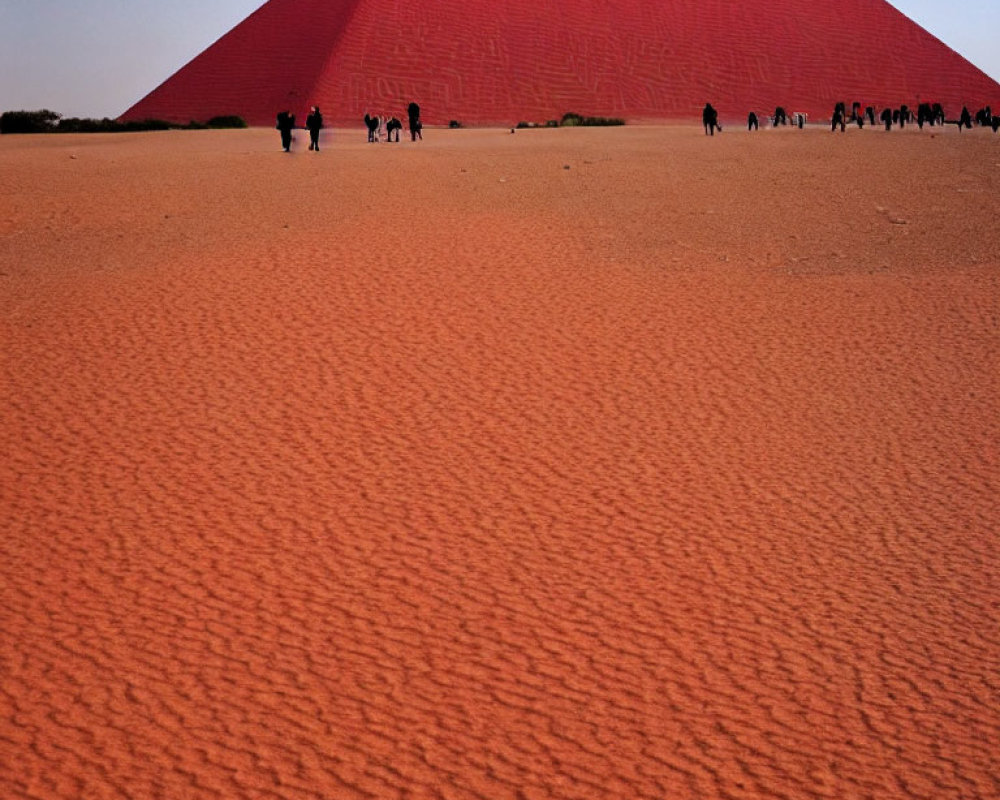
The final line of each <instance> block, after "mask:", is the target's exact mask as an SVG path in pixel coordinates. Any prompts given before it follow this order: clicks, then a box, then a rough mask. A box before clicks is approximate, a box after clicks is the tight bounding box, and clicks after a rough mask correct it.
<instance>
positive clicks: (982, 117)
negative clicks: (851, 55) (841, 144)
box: [701, 103, 1000, 136]
mask: <svg viewBox="0 0 1000 800" xmlns="http://www.w3.org/2000/svg"><path fill="white" fill-rule="evenodd" d="M701 119H702V123H703V124H704V126H705V134H706V135H712V136H714V135H715V131H716V130H719V131H721V130H722V126H721V125H720V124H719V112H718V111H716V110H715V109H714V108H713V107H712V105H711V103H706V104H705V108H704V110H703V111H702V115H701ZM805 120H806V115H805V114H802V113H796V114H795V115H794V124H795V125H797V126H798V127H799V128H802V127H803V126H804V124H805ZM879 121H880V122H881V123H882V124H883V125H885V129H886V130H887V131H888V130H891V129H892V126H893V125H898V126H899V127H901V128H904V127H906V124H907V123H908V122H909V123H912V122H914V121H915V122H916V124H917V126H918V127H919V128H920V129H921V130H923V127H924V125H930V126H934V125H944V124H945V123H946V122H952V123H954V124H955V125H957V126H958V128H959V130H962V129H963V128H969V129H971V128H972V124H973V121H975V123H976V124H977V125H980V126H982V127H987V128H992V129H993V132H994V133H996V132H997V131H998V130H1000V117H998V116H994V114H993V110H992V109H991V108H990V107H989V106H986V107H984V108H981V109H979V111H977V112H976V114H975V116H973V115H972V114H971V113H970V112H969V109H968V108H967V107H966V106H963V107H962V113H961V114H960V115H959V117H958V119H957V120H946V119H945V114H944V109H943V108H942V107H941V104H940V103H920V105H919V106H918V107H917V113H916V115H914V114H913V112H912V111H911V110H910V108H909V106H907V105H901V106H900V107H899V108H885V109H883V110H882V113H881V114H880V115H879ZM866 122H867V123H868V124H870V125H872V126H874V125H875V107H874V106H866V107H865V108H864V110H862V108H861V103H854V104H853V105H852V106H851V113H850V115H849V116H848V113H847V106H846V104H845V103H837V104H836V105H835V106H834V108H833V115H832V117H831V119H830V130H831V131H836V130H837V128H840V130H841V131H845V130H846V129H847V124H848V123H851V124H854V125H857V126H858V127H859V128H863V127H864V126H865V123H866ZM771 124H772V125H773V126H774V127H778V126H779V125H788V124H789V117H788V113H787V112H786V111H785V109H784V108H782V107H781V106H778V107H777V108H776V109H775V110H774V116H773V117H771ZM759 129H760V119H759V118H758V116H757V114H756V112H754V111H751V112H750V113H749V115H748V116H747V130H748V131H756V130H759Z"/></svg>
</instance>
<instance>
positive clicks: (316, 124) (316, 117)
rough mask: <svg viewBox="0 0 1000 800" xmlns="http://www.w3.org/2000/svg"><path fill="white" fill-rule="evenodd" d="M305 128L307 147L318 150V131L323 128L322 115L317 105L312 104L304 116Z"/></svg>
mask: <svg viewBox="0 0 1000 800" xmlns="http://www.w3.org/2000/svg"><path fill="white" fill-rule="evenodd" d="M306 128H308V130H309V149H310V150H315V151H316V152H317V153H318V152H319V132H320V131H321V130H322V129H323V115H322V114H320V113H319V106H313V107H312V109H311V110H310V112H309V116H308V117H306Z"/></svg>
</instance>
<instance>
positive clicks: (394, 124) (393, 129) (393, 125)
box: [385, 117, 403, 142]
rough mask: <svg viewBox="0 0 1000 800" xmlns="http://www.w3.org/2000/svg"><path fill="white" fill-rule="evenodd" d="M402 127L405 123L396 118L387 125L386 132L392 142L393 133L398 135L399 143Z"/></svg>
mask: <svg viewBox="0 0 1000 800" xmlns="http://www.w3.org/2000/svg"><path fill="white" fill-rule="evenodd" d="M402 127H403V123H402V122H400V121H399V120H398V119H396V117H392V118H391V119H390V120H389V121H388V122H387V123H385V132H386V134H387V136H388V138H389V141H390V142H391V141H392V135H393V133H395V134H396V141H397V142H398V141H399V131H400V130H401V129H402Z"/></svg>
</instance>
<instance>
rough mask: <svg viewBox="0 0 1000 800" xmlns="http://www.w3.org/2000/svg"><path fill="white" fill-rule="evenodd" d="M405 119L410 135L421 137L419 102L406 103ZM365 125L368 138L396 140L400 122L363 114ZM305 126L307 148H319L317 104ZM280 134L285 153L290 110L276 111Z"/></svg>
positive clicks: (289, 134)
mask: <svg viewBox="0 0 1000 800" xmlns="http://www.w3.org/2000/svg"><path fill="white" fill-rule="evenodd" d="M406 119H407V121H408V122H409V129H410V139H411V140H412V141H414V142H415V141H417V140H418V139H423V138H424V135H423V127H424V126H423V123H422V122H421V121H420V106H418V105H417V104H416V103H410V104H409V105H408V106H407V107H406ZM364 122H365V127H366V128H367V129H368V141H369V142H381V141H383V139H384V140H385V141H387V142H392V141H396V142H398V141H399V132H400V131H401V130H402V129H403V123H402V122H400V120H399V118H398V117H393V116H389V115H387V114H375V115H372V114H368V113H366V114H365V118H364ZM305 127H306V130H307V131H309V149H310V150H312V151H315V152H317V153H318V152H319V132H320V131H321V130H322V129H323V115H322V114H321V113H320V110H319V107H318V106H313V107H312V108H311V109H310V110H309V116H308V117H306V125H305ZM275 128H277V130H278V132H279V133H280V134H281V149H282V150H284V151H285V152H286V153H290V152H292V131H294V130H295V115H294V114H293V113H292V112H291V111H279V112H278V116H277V123H276V125H275Z"/></svg>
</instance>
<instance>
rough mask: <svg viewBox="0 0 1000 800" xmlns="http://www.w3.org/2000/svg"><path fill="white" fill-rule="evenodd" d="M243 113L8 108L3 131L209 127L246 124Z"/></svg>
mask: <svg viewBox="0 0 1000 800" xmlns="http://www.w3.org/2000/svg"><path fill="white" fill-rule="evenodd" d="M246 127H247V123H246V120H244V119H243V118H242V117H237V116H235V115H227V116H219V117H212V118H211V119H210V120H209V121H208V122H198V121H197V120H191V121H190V122H189V123H188V124H187V125H177V124H175V123H172V122H167V121H166V120H163V119H143V120H127V121H125V122H121V121H119V120H117V119H108V118H107V117H105V118H104V119H81V118H80V117H67V118H66V119H63V118H62V115H61V114H57V113H56V112H55V111H49V110H48V109H42V110H41V111H5V112H4V113H3V114H2V115H0V133H135V132H138V131H168V130H176V129H179V130H204V129H206V128H246Z"/></svg>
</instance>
